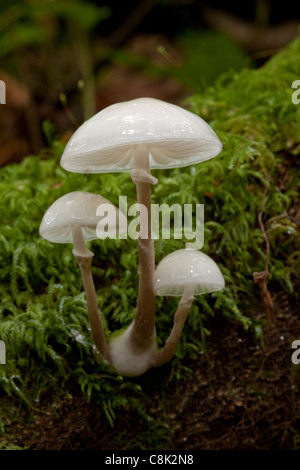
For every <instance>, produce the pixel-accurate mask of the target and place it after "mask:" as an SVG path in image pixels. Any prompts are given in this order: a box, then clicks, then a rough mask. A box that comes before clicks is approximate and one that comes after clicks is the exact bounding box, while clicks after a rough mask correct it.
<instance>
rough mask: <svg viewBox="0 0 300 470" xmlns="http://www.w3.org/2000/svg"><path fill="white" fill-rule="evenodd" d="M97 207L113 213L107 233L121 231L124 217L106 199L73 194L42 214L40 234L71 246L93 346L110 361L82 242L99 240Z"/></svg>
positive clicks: (87, 254)
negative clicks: (79, 271)
mask: <svg viewBox="0 0 300 470" xmlns="http://www.w3.org/2000/svg"><path fill="white" fill-rule="evenodd" d="M99 206H104V207H106V206H109V207H112V208H113V209H114V210H113V211H112V212H111V215H112V214H113V213H114V214H115V217H111V218H110V220H109V221H108V224H107V232H106V233H107V235H109V232H110V230H113V231H115V229H116V227H117V228H118V229H119V231H123V230H124V229H125V227H127V221H126V218H125V216H124V215H123V214H122V213H121V212H119V210H118V209H117V208H116V207H115V206H114V205H113V204H112V203H111V202H109V201H108V200H107V199H105V198H103V197H102V196H100V195H97V194H91V193H88V192H83V191H74V192H71V193H69V194H66V195H64V196H62V197H61V198H59V199H57V200H56V201H55V202H54V203H53V204H52V206H50V207H49V209H48V210H47V212H46V213H45V215H44V217H43V219H42V222H41V225H40V235H41V236H42V237H43V238H45V239H46V240H49V241H51V242H54V243H73V245H74V249H73V254H74V256H75V258H76V260H77V263H78V265H79V267H80V270H81V275H82V279H83V284H84V289H85V293H86V299H87V306H88V316H89V322H90V325H91V332H92V337H93V340H94V343H95V345H96V347H97V349H98V350H99V352H100V353H101V355H102V357H103V358H104V359H106V360H109V348H108V345H107V342H106V338H105V335H104V331H103V326H102V322H101V318H100V315H99V310H98V302H97V296H96V291H95V286H94V281H93V277H92V273H91V263H92V258H93V256H94V255H93V253H92V252H91V251H90V250H88V249H87V247H86V245H85V240H94V239H96V238H98V235H97V232H98V231H97V225H98V223H99V221H100V217H99V216H98V217H97V215H96V213H97V209H98V208H99Z"/></svg>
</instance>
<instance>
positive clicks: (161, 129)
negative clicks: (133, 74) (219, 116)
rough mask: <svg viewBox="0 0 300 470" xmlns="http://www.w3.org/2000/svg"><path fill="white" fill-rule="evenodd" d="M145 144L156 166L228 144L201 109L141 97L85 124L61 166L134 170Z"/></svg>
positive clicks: (211, 153)
mask: <svg viewBox="0 0 300 470" xmlns="http://www.w3.org/2000/svg"><path fill="white" fill-rule="evenodd" d="M140 144H143V145H144V147H146V148H147V151H148V152H149V163H150V167H151V168H175V167H184V166H188V165H192V164H195V163H200V162H203V161H205V160H209V159H210V158H213V157H215V156H216V155H218V153H220V152H221V150H222V143H221V141H220V140H219V138H218V137H217V136H216V134H215V133H214V131H213V130H212V129H211V127H210V126H209V125H208V124H207V123H206V122H205V121H204V120H203V119H201V118H200V117H199V116H197V115H196V114H193V113H191V112H190V111H187V110H186V109H183V108H180V107H179V106H176V105H174V104H170V103H166V102H164V101H161V100H157V99H154V98H137V99H134V100H131V101H125V102H121V103H116V104H113V105H111V106H108V107H107V108H105V109H103V110H102V111H100V112H99V113H97V114H96V115H95V116H93V117H92V118H90V119H89V120H88V121H86V122H85V123H84V124H82V126H80V127H79V128H78V129H77V130H76V132H75V133H74V134H73V136H72V137H71V139H70V140H69V142H68V144H67V145H66V148H65V151H64V153H63V155H62V158H61V166H62V167H63V168H64V169H65V170H68V171H71V172H75V173H76V172H79V173H101V172H104V173H105V172H118V171H125V170H131V169H132V168H134V153H135V151H136V147H137V146H138V145H140ZM141 158H144V156H143V155H142V156H141Z"/></svg>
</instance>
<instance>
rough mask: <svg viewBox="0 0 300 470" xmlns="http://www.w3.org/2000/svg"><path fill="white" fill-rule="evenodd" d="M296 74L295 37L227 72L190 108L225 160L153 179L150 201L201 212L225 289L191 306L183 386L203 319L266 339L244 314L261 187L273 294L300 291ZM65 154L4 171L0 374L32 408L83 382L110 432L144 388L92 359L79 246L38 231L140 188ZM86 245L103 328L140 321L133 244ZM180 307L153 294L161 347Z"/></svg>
mask: <svg viewBox="0 0 300 470" xmlns="http://www.w3.org/2000/svg"><path fill="white" fill-rule="evenodd" d="M299 77H300V40H299V39H298V40H296V41H294V42H293V43H292V44H291V45H290V46H289V47H288V48H287V49H285V50H284V51H282V52H281V53H280V54H278V55H277V56H276V57H274V58H273V59H271V60H270V61H269V63H267V64H266V65H265V66H264V67H263V68H261V69H259V70H247V69H245V70H243V71H242V72H241V73H239V74H236V73H230V74H226V75H225V76H222V78H220V79H219V80H218V81H217V83H216V85H215V87H214V88H209V89H208V90H207V92H206V93H205V94H204V95H201V96H200V95H198V96H193V97H191V98H190V100H189V104H190V109H191V110H192V111H193V112H195V113H198V114H199V115H201V116H202V117H203V118H204V119H205V120H206V121H208V122H209V123H210V124H211V126H212V127H213V128H214V130H215V131H216V133H217V134H218V135H219V137H220V139H221V140H222V142H223V144H224V150H223V152H222V153H221V155H220V156H218V157H216V158H215V159H213V160H211V161H208V162H206V163H203V164H200V165H197V166H194V167H189V168H184V169H174V170H170V171H155V172H153V173H154V174H155V176H157V177H158V178H159V184H158V185H157V186H156V187H155V188H154V189H153V202H156V203H162V202H167V203H169V204H171V203H174V202H179V203H194V204H195V203H197V202H198V203H204V204H205V244H204V247H203V250H204V251H205V252H206V253H208V254H209V255H210V256H211V257H212V258H214V259H215V261H216V262H217V264H218V265H219V266H220V268H221V270H222V271H223V274H224V277H225V280H226V288H225V289H224V290H223V291H222V292H220V293H216V294H213V295H209V296H203V297H201V298H199V299H197V300H196V301H195V303H194V305H193V308H192V311H191V314H190V316H189V319H188V322H187V325H186V327H185V330H184V334H183V336H182V340H181V343H180V347H179V348H178V351H177V354H176V357H175V359H174V361H173V371H172V373H173V374H175V375H176V374H177V376H178V377H179V376H180V374H181V373H182V374H184V368H182V369H181V368H180V367H181V361H182V359H183V358H185V360H186V362H188V358H189V357H194V356H195V354H197V353H198V352H199V351H200V352H202V353H203V352H205V341H206V340H207V337H208V336H209V334H210V332H209V331H208V329H207V319H208V318H213V315H214V314H215V313H216V312H217V313H218V314H219V315H224V316H225V317H226V318H227V319H228V321H235V322H238V323H240V324H241V325H242V326H243V327H244V328H245V329H246V330H249V329H251V328H252V329H253V331H258V330H259V322H258V321H257V320H256V318H255V317H253V315H251V314H250V306H251V305H253V298H254V297H255V296H256V297H257V298H258V299H259V293H258V289H257V287H256V286H255V285H254V283H253V276H252V274H253V272H255V271H261V270H263V269H264V264H265V242H264V239H263V235H262V233H261V230H260V228H259V224H258V214H259V211H260V209H261V204H262V201H263V198H264V191H265V188H267V193H266V200H265V209H264V214H263V220H264V222H265V224H266V227H267V229H268V233H269V235H270V246H271V252H270V260H269V269H270V272H271V278H270V281H269V287H270V289H272V288H282V289H285V290H288V291H289V292H290V293H292V292H293V289H294V282H295V280H296V278H297V276H299V271H300V255H299V253H300V247H299V226H298V225H297V224H295V223H294V222H293V220H292V219H291V218H287V219H285V223H284V221H283V220H282V219H281V216H282V214H285V213H288V212H289V211H291V209H292V208H293V207H294V206H295V205H296V204H299V200H298V197H299V186H300V174H299V153H300V106H296V105H294V104H293V103H292V101H291V95H292V91H293V90H292V89H291V84H292V82H293V81H294V80H295V79H299ZM62 150H63V147H62V144H61V143H60V142H58V141H54V142H52V144H51V148H50V149H49V150H47V151H45V153H44V154H42V155H40V156H31V157H28V158H26V159H25V160H24V161H23V162H22V163H21V164H18V165H10V166H6V167H4V168H2V169H1V181H0V201H1V203H0V216H1V234H0V259H1V264H0V266H1V268H0V276H1V284H0V295H1V307H0V320H1V322H0V339H1V340H3V341H5V343H6V351H7V357H6V359H7V364H6V365H2V366H0V394H2V395H4V394H8V395H9V396H10V397H11V399H12V400H17V401H20V403H23V404H26V406H29V407H33V406H34V407H38V406H39V403H41V402H42V400H43V398H44V397H45V395H46V394H48V395H49V393H50V391H52V393H53V394H56V393H70V392H69V389H71V384H74V382H75V383H77V384H79V387H80V390H81V392H82V393H84V394H85V395H86V397H87V399H88V400H96V401H97V403H99V405H100V406H102V408H103V410H104V412H105V413H106V416H107V418H108V420H109V421H110V423H111V424H113V421H114V419H115V416H116V413H117V412H118V410H120V409H124V408H126V407H134V409H135V410H138V411H139V412H140V414H141V416H144V409H143V400H142V396H143V392H142V390H141V388H140V386H139V385H138V381H135V382H134V381H133V382H132V381H129V380H128V381H127V380H124V379H121V378H120V377H116V376H115V374H114V373H113V371H112V370H111V369H110V368H109V367H108V366H106V365H105V364H99V363H98V362H97V358H96V356H95V355H94V353H93V345H92V342H91V338H90V332H89V325H88V319H87V312H86V301H85V296H84V293H83V287H82V282H81V278H80V272H79V269H78V267H77V265H76V262H75V260H74V258H73V255H72V247H71V246H70V245H54V244H51V243H49V242H47V241H45V240H43V239H41V237H40V236H39V231H38V230H39V225H40V222H41V219H42V216H43V214H44V213H45V211H46V210H47V208H48V207H49V206H50V205H51V204H52V203H53V202H54V200H56V199H58V198H59V197H60V196H62V195H63V194H66V193H68V192H70V191H75V190H84V191H91V192H96V193H101V194H102V195H103V196H104V197H107V198H108V199H109V200H111V201H112V202H113V203H115V204H116V205H118V202H119V201H118V198H119V195H121V194H122V195H124V194H126V195H127V196H128V204H129V205H130V204H132V203H134V202H135V188H134V185H133V184H132V182H131V180H130V177H129V174H120V175H115V174H113V175H109V174H108V175H89V176H86V177H84V176H82V175H77V174H70V173H67V172H65V171H64V170H62V168H61V167H60V165H59V158H60V155H61V153H62ZM283 180H284V184H282V183H283ZM297 201H298V202H297ZM183 246H184V244H183V241H180V240H158V241H157V242H156V258H157V262H158V261H159V260H160V259H161V258H162V257H163V256H165V255H166V254H167V253H169V252H170V251H172V250H174V249H178V248H182V247H183ZM90 248H91V249H92V250H93V251H94V252H95V257H94V262H93V274H94V278H95V284H96V288H97V294H98V300H99V308H100V311H101V315H102V316H103V318H104V319H105V322H106V330H107V332H110V331H114V330H115V329H119V328H122V327H124V326H125V325H127V324H128V323H129V322H130V321H131V320H132V318H133V316H134V313H135V304H136V295H137V246H136V242H134V241H132V240H124V241H114V240H108V241H100V240H99V241H95V242H92V243H91V246H90ZM176 305H177V302H176V300H174V299H166V298H159V299H157V310H158V312H159V315H158V318H157V330H158V335H159V342H160V343H163V341H164V340H165V338H166V337H167V335H168V333H169V330H170V328H171V325H172V319H173V315H174V311H175V308H176ZM262 313H263V312H262ZM199 332H200V334H199ZM62 385H63V387H64V389H65V392H62V391H61V390H62V388H63V387H62ZM58 390H60V392H58ZM3 422H4V427H5V420H4V421H3ZM161 432H163V431H161Z"/></svg>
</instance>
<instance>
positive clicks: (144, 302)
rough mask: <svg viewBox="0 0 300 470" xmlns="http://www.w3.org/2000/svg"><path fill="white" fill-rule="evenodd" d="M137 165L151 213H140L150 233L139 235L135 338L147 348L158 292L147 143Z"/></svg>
mask: <svg viewBox="0 0 300 470" xmlns="http://www.w3.org/2000/svg"><path fill="white" fill-rule="evenodd" d="M134 166H135V169H134V170H133V171H132V173H131V177H132V180H133V182H134V183H135V184H136V192H137V202H138V203H139V204H142V205H144V206H145V207H146V209H147V216H148V218H147V220H145V219H144V217H143V213H141V214H140V217H141V218H140V233H144V230H143V229H142V227H145V224H147V228H148V232H147V235H148V236H147V238H141V237H140V238H139V239H138V256H139V267H138V273H139V286H138V299H137V311H136V316H135V319H134V322H133V328H132V340H133V342H134V343H135V345H136V346H138V347H139V346H142V347H143V348H146V347H148V343H149V342H150V343H152V341H153V332H154V330H155V293H154V290H153V285H152V279H153V274H154V269H155V256H154V240H153V239H152V238H151V184H156V183H157V180H156V178H153V177H152V176H151V173H150V166H149V151H148V149H147V147H146V146H145V145H140V146H138V147H137V150H136V154H135V156H134ZM139 176H140V177H139Z"/></svg>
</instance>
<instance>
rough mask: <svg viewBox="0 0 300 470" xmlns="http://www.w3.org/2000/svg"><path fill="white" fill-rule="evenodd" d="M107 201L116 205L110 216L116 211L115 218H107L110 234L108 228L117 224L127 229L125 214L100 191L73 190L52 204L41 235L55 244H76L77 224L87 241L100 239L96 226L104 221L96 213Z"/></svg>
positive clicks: (107, 203) (43, 223)
mask: <svg viewBox="0 0 300 470" xmlns="http://www.w3.org/2000/svg"><path fill="white" fill-rule="evenodd" d="M104 204H105V205H109V206H111V207H113V208H114V211H111V214H110V215H113V214H115V217H114V216H113V217H111V219H108V223H107V228H108V232H107V234H109V230H113V231H115V228H116V227H119V229H120V231H124V230H126V228H127V221H126V217H125V216H124V214H123V213H122V212H120V211H119V210H118V209H117V207H115V206H114V205H113V204H112V203H111V202H110V201H108V200H107V199H105V198H104V197H102V196H101V195H100V194H92V193H88V192H85V191H74V192H71V193H68V194H65V195H64V196H62V197H60V198H59V199H57V200H56V201H55V202H54V203H53V204H52V205H51V206H50V207H49V209H48V210H47V212H46V213H45V215H44V217H43V219H42V222H41V225H40V235H41V236H42V237H43V238H45V239H46V240H49V241H51V242H54V243H73V235H72V230H73V227H74V226H75V225H78V226H80V227H81V229H82V235H83V238H84V239H85V240H95V239H96V238H98V235H97V232H96V229H97V225H98V222H99V221H100V220H101V217H99V216H97V214H96V213H97V209H98V207H99V206H100V205H104ZM119 222H120V223H119Z"/></svg>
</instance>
